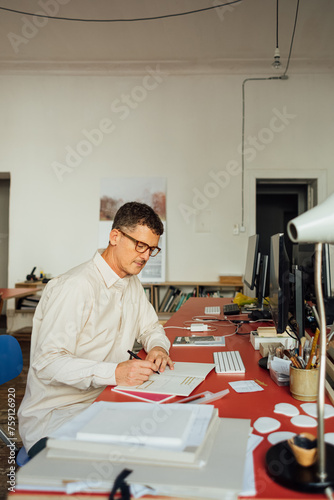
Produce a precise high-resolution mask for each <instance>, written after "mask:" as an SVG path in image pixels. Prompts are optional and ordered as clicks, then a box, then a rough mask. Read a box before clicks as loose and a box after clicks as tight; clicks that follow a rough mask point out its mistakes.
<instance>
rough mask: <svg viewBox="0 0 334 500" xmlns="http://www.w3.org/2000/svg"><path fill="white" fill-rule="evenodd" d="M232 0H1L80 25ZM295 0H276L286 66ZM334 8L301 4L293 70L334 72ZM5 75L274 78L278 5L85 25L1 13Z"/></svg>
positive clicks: (0, 59)
mask: <svg viewBox="0 0 334 500" xmlns="http://www.w3.org/2000/svg"><path fill="white" fill-rule="evenodd" d="M227 1H230V0H0V7H2V8H9V9H15V10H19V11H23V12H29V13H32V14H35V13H39V14H43V13H49V14H51V15H52V16H60V17H68V18H81V19H137V18H146V17H154V16H164V15H167V14H175V13H181V12H186V11H190V10H195V9H203V8H207V7H214V6H217V5H219V4H221V3H226V2H227ZM297 2H298V0H279V17H278V26H279V27H278V40H279V47H280V52H281V62H282V64H283V68H284V67H285V65H286V62H287V58H288V54H289V49H290V44H291V38H292V33H293V27H294V22H295V15H296V6H297ZM333 26H334V2H333V0H300V3H299V10H298V18H297V25H296V31H295V37H294V44H293V50H292V55H291V60H290V66H289V70H290V71H294V72H304V71H308V72H309V71H312V72H317V71H322V72H333V71H334V29H333ZM0 40H1V50H0V71H6V70H10V71H27V70H33V71H34V70H43V69H44V70H56V71H64V70H65V71H71V70H73V71H78V70H80V69H81V70H82V71H89V70H94V71H99V70H100V71H105V70H108V71H112V70H114V71H117V70H121V71H133V70H136V69H137V70H138V69H140V68H142V67H143V66H145V65H147V64H149V63H150V64H152V63H157V62H158V63H160V64H162V65H165V66H169V67H170V69H174V70H175V71H228V72H236V73H238V72H244V71H247V72H248V73H256V72H264V73H272V72H273V69H272V68H271V63H272V62H273V58H274V49H275V45H276V0H240V1H239V2H237V3H233V4H231V5H229V6H225V7H220V8H215V9H211V10H207V11H204V12H198V13H193V14H189V15H183V16H178V17H169V18H163V19H157V20H143V21H131V22H83V21H65V20H56V19H47V18H37V17H32V16H29V15H27V14H22V13H21V14H18V13H13V12H8V11H4V10H0Z"/></svg>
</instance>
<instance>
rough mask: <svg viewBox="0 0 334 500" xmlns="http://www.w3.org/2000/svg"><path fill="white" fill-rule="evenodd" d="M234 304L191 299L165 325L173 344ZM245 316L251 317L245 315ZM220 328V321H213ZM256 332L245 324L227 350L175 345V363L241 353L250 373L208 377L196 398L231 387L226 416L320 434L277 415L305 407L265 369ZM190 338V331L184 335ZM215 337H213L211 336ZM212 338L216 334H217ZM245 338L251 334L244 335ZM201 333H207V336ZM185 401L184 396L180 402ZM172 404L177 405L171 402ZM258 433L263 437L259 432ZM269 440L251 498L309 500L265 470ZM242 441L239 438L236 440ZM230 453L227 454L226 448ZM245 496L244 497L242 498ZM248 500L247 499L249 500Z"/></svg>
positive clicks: (328, 427) (107, 395)
mask: <svg viewBox="0 0 334 500" xmlns="http://www.w3.org/2000/svg"><path fill="white" fill-rule="evenodd" d="M227 302H230V300H228V299H218V298H217V299H215V298H191V299H189V300H188V301H187V302H186V303H185V304H184V305H183V306H182V307H181V308H180V309H179V311H178V312H177V313H175V314H174V315H173V316H172V317H171V319H170V320H169V321H167V323H166V324H165V327H166V326H168V329H166V333H167V335H168V337H169V338H170V340H171V341H173V340H174V338H175V337H176V336H179V335H182V330H180V329H179V328H173V327H180V326H183V323H184V322H185V321H189V320H191V319H192V318H193V317H194V316H196V315H203V314H204V307H205V306H206V305H220V306H221V307H222V306H223V304H226V303H227ZM243 318H247V317H246V316H243ZM213 324H214V323H213ZM264 325H265V323H257V324H256V327H257V326H264ZM251 329H255V325H250V324H244V325H242V326H241V328H240V329H239V334H238V335H233V336H230V337H228V336H227V337H226V346H225V347H223V348H221V347H198V346H197V347H189V346H187V347H181V346H178V347H174V348H173V347H172V348H171V357H172V359H173V361H196V362H203V363H212V362H213V355H212V353H213V352H214V351H215V350H224V349H227V350H237V351H239V352H240V354H241V357H242V359H243V362H244V365H245V368H246V373H245V374H237V375H236V374H234V375H226V374H221V375H217V374H216V373H215V371H214V370H213V371H212V372H210V374H209V375H208V376H207V378H206V379H205V381H204V382H203V383H202V384H200V386H199V387H197V388H196V389H195V391H194V392H193V393H192V394H196V393H200V392H203V391H205V390H210V391H211V392H218V391H222V390H224V389H229V390H230V392H229V394H228V395H227V396H225V397H224V398H223V399H221V400H219V401H216V402H215V403H214V405H215V407H216V408H218V409H219V416H220V417H230V418H249V419H250V420H251V423H252V424H254V422H255V421H256V420H257V419H258V418H259V417H264V416H267V417H272V418H275V419H277V420H279V421H280V422H281V427H280V429H279V431H282V430H285V431H292V432H295V433H297V434H298V433H299V432H311V433H312V434H315V433H316V429H315V428H305V427H303V428H301V427H296V426H294V425H292V424H291V422H290V417H287V416H284V415H282V414H276V413H273V411H274V407H275V404H276V403H290V404H292V405H294V406H296V407H297V408H299V409H300V405H301V404H302V402H301V401H297V400H296V399H294V398H293V397H292V396H291V395H290V390H289V386H278V385H277V384H276V383H275V382H274V381H273V380H272V379H271V377H270V374H269V371H267V370H264V369H263V368H260V367H259V365H258V361H259V359H260V357H261V356H260V353H259V351H255V350H254V349H253V347H252V345H251V343H250V341H249V335H248V333H249V332H250V330H251ZM234 330H235V327H234V326H224V327H218V328H217V332H214V333H213V334H214V335H215V334H217V335H229V333H233V331H234ZM183 334H184V335H186V334H187V332H186V331H184V333H183ZM209 334H210V333H209ZM211 334H212V332H211ZM244 334H245V335H244ZM201 335H203V334H202V333H201ZM232 380H257V381H260V382H261V385H262V387H263V389H264V390H263V391H261V392H255V393H244V394H237V393H236V392H235V391H234V390H233V389H232V388H231V387H230V386H229V385H228V382H231V381H232ZM98 399H99V400H104V401H130V400H131V401H134V399H132V398H126V397H124V396H122V395H120V394H116V393H115V392H113V391H111V390H110V387H107V388H106V389H105V390H104V391H103V392H102V393H101V395H100V396H99V398H98ZM177 399H181V398H176V400H177ZM170 402H173V400H171V401H170ZM326 403H330V401H329V400H328V398H326ZM300 413H301V414H305V413H304V412H303V410H302V409H300ZM325 432H334V417H331V418H329V419H327V420H326V422H325ZM254 433H255V434H258V433H257V432H256V431H254ZM262 435H263V436H264V440H263V441H262V442H261V443H260V444H259V446H258V447H257V448H256V450H255V451H254V466H255V481H256V488H257V496H256V497H250V498H261V499H281V498H289V499H291V498H296V499H305V497H306V495H305V493H299V492H294V491H292V490H288V489H286V488H283V487H282V486H280V485H278V484H276V483H275V482H274V481H273V480H272V479H271V478H270V477H269V476H268V474H267V472H266V467H265V455H266V452H267V450H268V449H269V448H270V446H271V445H270V443H269V442H268V440H267V438H266V436H267V434H262ZM236 439H237V436H236ZM225 452H226V450H225ZM240 498H241V497H240ZM243 498H245V497H243ZM307 498H309V499H320V498H322V499H323V498H325V496H324V495H307Z"/></svg>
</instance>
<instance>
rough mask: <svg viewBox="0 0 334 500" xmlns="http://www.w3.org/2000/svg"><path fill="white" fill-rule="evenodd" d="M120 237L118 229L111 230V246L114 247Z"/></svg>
mask: <svg viewBox="0 0 334 500" xmlns="http://www.w3.org/2000/svg"><path fill="white" fill-rule="evenodd" d="M120 237H121V233H120V232H119V231H118V229H112V230H111V231H110V234H109V243H110V245H111V246H113V247H114V246H116V245H117V243H118V242H119V240H120Z"/></svg>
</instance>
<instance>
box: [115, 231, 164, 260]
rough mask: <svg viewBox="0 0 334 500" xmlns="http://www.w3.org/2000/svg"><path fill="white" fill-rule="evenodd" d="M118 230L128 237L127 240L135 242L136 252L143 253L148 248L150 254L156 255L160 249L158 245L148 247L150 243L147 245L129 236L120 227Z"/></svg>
mask: <svg viewBox="0 0 334 500" xmlns="http://www.w3.org/2000/svg"><path fill="white" fill-rule="evenodd" d="M118 231H119V232H120V233H122V234H123V236H126V238H129V240H131V241H133V242H134V243H135V244H136V246H135V250H136V252H138V253H145V252H147V250H149V252H150V256H151V257H155V256H156V255H158V253H159V252H160V250H161V248H159V247H150V245H148V244H147V243H143V242H142V241H138V240H136V239H135V238H132V236H129V235H128V234H126V233H124V232H123V231H121V230H120V229H119V230H118Z"/></svg>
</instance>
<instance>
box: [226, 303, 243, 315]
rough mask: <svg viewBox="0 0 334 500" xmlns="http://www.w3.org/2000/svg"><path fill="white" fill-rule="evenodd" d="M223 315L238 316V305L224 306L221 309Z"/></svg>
mask: <svg viewBox="0 0 334 500" xmlns="http://www.w3.org/2000/svg"><path fill="white" fill-rule="evenodd" d="M223 313H224V314H240V309H239V306H238V304H225V305H224V307H223Z"/></svg>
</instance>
